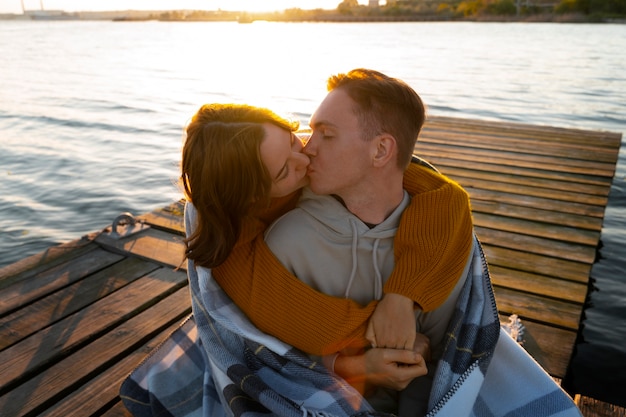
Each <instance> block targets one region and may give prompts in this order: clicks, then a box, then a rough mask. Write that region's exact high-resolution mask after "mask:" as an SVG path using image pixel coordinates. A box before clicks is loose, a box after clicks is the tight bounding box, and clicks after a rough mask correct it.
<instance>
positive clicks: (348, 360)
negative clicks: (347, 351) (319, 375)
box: [335, 348, 428, 395]
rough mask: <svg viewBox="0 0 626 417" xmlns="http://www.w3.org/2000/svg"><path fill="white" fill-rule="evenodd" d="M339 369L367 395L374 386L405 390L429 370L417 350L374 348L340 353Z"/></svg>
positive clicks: (342, 374)
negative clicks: (351, 354) (354, 352)
mask: <svg viewBox="0 0 626 417" xmlns="http://www.w3.org/2000/svg"><path fill="white" fill-rule="evenodd" d="M335 372H336V373H337V374H338V375H340V376H341V377H343V378H344V379H345V380H346V381H347V382H348V383H350V384H351V385H352V386H354V387H355V388H356V389H357V390H359V392H361V393H362V394H365V395H367V393H368V391H369V389H371V388H373V387H386V388H391V389H394V390H397V391H399V390H402V389H404V388H406V387H407V385H409V383H410V382H411V381H412V380H413V379H414V378H416V377H418V376H422V375H426V373H427V372H428V369H427V368H426V362H425V361H424V358H423V357H422V355H420V354H419V353H416V352H414V351H413V350H399V349H384V348H373V349H369V350H367V351H366V352H365V353H362V354H360V355H354V356H344V355H339V356H338V357H337V359H336V360H335Z"/></svg>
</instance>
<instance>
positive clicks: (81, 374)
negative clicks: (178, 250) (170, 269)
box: [0, 288, 191, 416]
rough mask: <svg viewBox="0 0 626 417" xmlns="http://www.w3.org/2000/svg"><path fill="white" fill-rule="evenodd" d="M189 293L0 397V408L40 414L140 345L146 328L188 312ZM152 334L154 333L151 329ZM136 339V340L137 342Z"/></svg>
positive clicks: (158, 327) (168, 322)
mask: <svg viewBox="0 0 626 417" xmlns="http://www.w3.org/2000/svg"><path fill="white" fill-rule="evenodd" d="M190 311H191V310H190V304H189V291H188V290H187V288H181V289H179V290H178V291H177V292H175V293H174V294H172V295H171V296H170V297H168V299H166V300H163V301H162V302H160V303H158V304H157V305H156V308H154V309H150V310H147V311H145V312H144V313H142V314H139V315H137V316H135V317H133V318H132V319H130V320H128V321H127V322H125V323H123V324H121V325H120V326H118V327H117V328H116V329H114V330H112V331H110V332H108V333H107V334H105V335H103V336H101V337H99V338H97V339H96V340H94V341H93V343H90V344H89V345H87V346H85V347H84V348H82V349H80V350H78V351H76V352H74V353H73V354H72V355H70V356H68V357H67V358H65V359H64V360H63V361H62V362H59V363H57V364H55V365H53V366H51V367H50V368H49V369H47V370H46V372H44V373H42V374H39V375H36V376H34V377H32V378H30V379H29V380H28V381H26V382H24V383H23V384H22V386H21V387H20V388H19V390H14V391H11V392H9V393H7V394H5V395H3V396H2V397H0V409H2V410H3V412H5V413H7V415H10V416H21V415H26V414H29V413H40V412H41V411H43V409H45V408H47V407H49V406H50V405H51V404H54V403H56V402H57V401H58V399H59V398H61V397H62V396H63V395H64V392H67V391H68V390H72V389H73V388H74V387H76V386H77V385H78V386H80V385H82V383H83V382H84V381H87V380H89V379H91V378H92V377H93V376H94V375H95V374H97V373H98V372H99V370H100V369H103V368H108V367H110V366H111V365H112V364H113V363H115V362H116V358H118V357H123V355H125V352H126V351H127V350H129V349H133V348H134V347H135V346H136V345H137V343H142V338H145V334H146V332H147V329H156V331H161V330H162V329H163V328H164V327H166V326H170V325H172V324H175V323H178V322H179V321H180V320H182V318H183V317H184V316H186V315H188V314H189V313H190ZM153 331H154V330H153ZM138 339H139V340H138Z"/></svg>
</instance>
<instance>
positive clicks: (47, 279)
mask: <svg viewBox="0 0 626 417" xmlns="http://www.w3.org/2000/svg"><path fill="white" fill-rule="evenodd" d="M121 259H122V256H120V255H116V254H113V253H110V252H106V251H103V250H101V249H95V250H90V251H88V252H87V253H85V254H82V255H80V256H78V257H75V258H72V259H68V260H66V261H65V262H64V263H62V264H60V265H57V266H55V267H53V268H51V269H46V270H43V271H40V272H39V273H37V274H35V275H33V276H32V277H31V279H28V280H21V281H19V282H17V283H15V284H14V285H12V286H10V287H8V288H4V289H3V290H2V292H1V294H0V295H1V296H0V315H2V314H6V313H8V312H10V311H12V310H14V309H16V308H19V307H21V306H23V305H26V304H28V303H30V302H32V301H34V300H36V299H38V298H41V297H43V296H45V295H46V294H49V293H51V292H53V291H56V290H57V289H59V288H61V287H64V286H66V285H69V284H72V283H74V282H77V281H79V280H81V279H83V278H84V277H86V276H87V275H89V274H92V273H94V272H96V271H98V270H100V269H103V268H106V267H107V266H109V265H112V264H114V263H115V262H119V261H120V260H121Z"/></svg>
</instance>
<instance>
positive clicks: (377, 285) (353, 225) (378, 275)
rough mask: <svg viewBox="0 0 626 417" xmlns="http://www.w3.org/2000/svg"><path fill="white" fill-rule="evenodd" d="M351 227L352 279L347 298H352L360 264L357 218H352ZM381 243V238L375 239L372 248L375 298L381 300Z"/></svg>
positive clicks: (345, 294)
mask: <svg viewBox="0 0 626 417" xmlns="http://www.w3.org/2000/svg"><path fill="white" fill-rule="evenodd" d="M350 227H351V228H352V248H351V249H352V270H351V271H350V279H349V280H348V285H347V286H346V292H345V293H344V297H345V298H350V290H351V289H352V284H353V283H354V279H355V278H356V272H357V266H358V257H357V249H358V244H359V231H358V227H357V224H356V220H355V219H350ZM379 243H380V239H376V240H375V241H374V247H373V249H372V268H374V275H375V280H374V298H373V299H374V300H380V299H381V298H382V297H383V277H382V274H381V272H380V268H379V267H378V256H377V255H378V245H379Z"/></svg>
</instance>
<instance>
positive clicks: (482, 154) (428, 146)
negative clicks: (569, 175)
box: [415, 138, 615, 177]
mask: <svg viewBox="0 0 626 417" xmlns="http://www.w3.org/2000/svg"><path fill="white" fill-rule="evenodd" d="M415 150H416V153H417V154H418V155H419V156H423V157H424V158H426V159H427V160H428V159H430V156H431V155H432V156H438V157H446V156H450V155H454V156H455V158H457V159H471V160H474V161H482V162H484V163H489V164H499V165H510V166H514V167H523V168H529V169H547V168H548V167H549V168H550V170H552V171H556V172H563V173H565V172H573V173H577V174H584V175H591V176H602V177H612V175H611V174H612V173H614V172H615V165H614V164H611V163H609V162H606V163H602V162H594V161H580V160H574V159H572V160H569V159H564V158H559V157H553V156H538V155H529V154H520V153H514V152H504V151H499V150H494V149H489V148H486V149H478V148H466V147H462V146H459V145H458V144H455V143H452V142H450V141H448V142H447V143H446V144H436V143H432V142H430V141H429V139H428V138H424V139H423V140H422V139H420V140H418V141H417V144H416V146H415Z"/></svg>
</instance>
